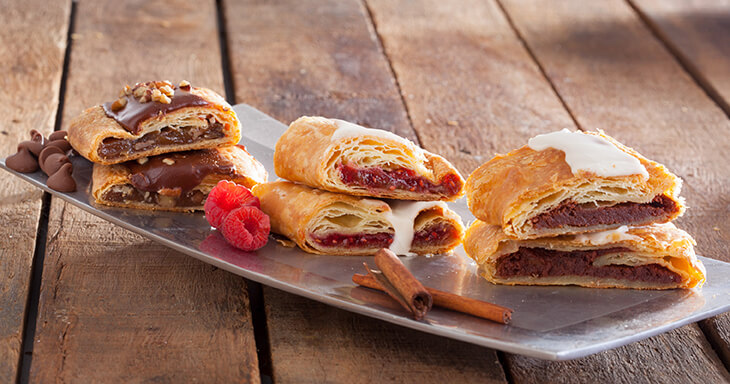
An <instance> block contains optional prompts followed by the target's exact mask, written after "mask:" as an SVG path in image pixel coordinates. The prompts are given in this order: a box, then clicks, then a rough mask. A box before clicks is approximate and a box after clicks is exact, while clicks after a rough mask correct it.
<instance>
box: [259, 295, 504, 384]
mask: <svg viewBox="0 0 730 384" xmlns="http://www.w3.org/2000/svg"><path fill="white" fill-rule="evenodd" d="M264 291H265V292H266V315H267V317H268V320H269V331H270V333H269V337H270V341H271V354H272V356H273V363H274V382H277V383H322V382H327V383H384V382H394V383H470V382H480V383H504V382H505V378H504V375H503V373H502V369H501V368H500V363H499V360H498V359H497V356H496V354H495V353H494V351H492V350H489V349H485V348H481V347H477V346H474V345H471V344H467V343H463V342H460V341H455V340H450V339H445V338H442V337H438V336H433V335H429V334H426V333H421V332H418V331H413V330H410V329H407V328H403V327H399V326H396V325H392V324H389V323H386V322H383V321H379V320H373V319H371V318H368V317H364V316H360V315H356V314H353V313H351V312H347V311H343V310H339V309H334V308H332V307H329V306H327V305H324V304H320V303H317V302H313V301H311V300H307V299H304V298H302V297H299V296H294V295H290V294H288V293H286V292H283V291H279V290H276V289H273V288H268V287H265V288H264ZM378 295H380V294H379V293H378ZM383 297H386V296H383Z"/></svg>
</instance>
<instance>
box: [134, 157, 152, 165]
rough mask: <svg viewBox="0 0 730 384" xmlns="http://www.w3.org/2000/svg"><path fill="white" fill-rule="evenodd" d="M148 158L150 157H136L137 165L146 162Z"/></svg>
mask: <svg viewBox="0 0 730 384" xmlns="http://www.w3.org/2000/svg"><path fill="white" fill-rule="evenodd" d="M149 160H150V159H148V158H146V157H142V158H139V159H137V163H138V164H139V165H144V164H145V163H146V162H148V161H149Z"/></svg>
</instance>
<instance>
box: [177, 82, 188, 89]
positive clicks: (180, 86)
mask: <svg viewBox="0 0 730 384" xmlns="http://www.w3.org/2000/svg"><path fill="white" fill-rule="evenodd" d="M178 87H179V88H180V89H182V90H183V91H189V90H190V82H189V81H187V80H183V81H181V82H180V85H178Z"/></svg>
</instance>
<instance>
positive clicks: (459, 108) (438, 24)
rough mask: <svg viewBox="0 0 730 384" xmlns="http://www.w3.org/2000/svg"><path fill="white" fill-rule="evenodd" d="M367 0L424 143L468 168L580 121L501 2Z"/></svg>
mask: <svg viewBox="0 0 730 384" xmlns="http://www.w3.org/2000/svg"><path fill="white" fill-rule="evenodd" d="M367 4H368V5H369V8H370V10H371V12H372V15H373V21H374V23H375V26H376V29H377V32H378V34H379V35H380V36H381V37H382V40H383V45H384V48H385V52H386V54H387V56H388V58H389V59H390V60H391V62H392V63H393V69H394V70H395V74H396V75H397V78H398V83H399V84H400V86H401V92H402V93H403V94H404V95H405V96H406V97H405V100H406V106H407V107H408V111H409V114H410V116H411V120H412V121H413V126H414V128H415V129H416V132H418V136H419V137H420V138H421V144H422V146H423V147H424V148H426V149H428V150H430V151H433V152H435V153H439V154H441V155H443V156H444V157H446V158H447V159H449V160H450V161H452V162H453V163H454V164H455V165H456V166H457V167H458V168H459V169H460V170H461V171H462V172H463V174H464V175H466V174H468V173H469V172H471V171H472V170H473V169H474V168H476V167H478V166H479V165H481V164H482V163H484V162H486V161H487V160H489V159H491V158H492V156H494V154H495V153H497V152H500V153H506V152H508V151H510V150H512V149H514V148H517V147H521V146H522V145H524V144H525V143H526V142H527V139H528V138H530V137H531V136H534V135H535V134H537V133H541V132H549V131H552V130H558V129H561V128H566V127H574V125H573V122H572V120H571V119H570V116H569V115H568V113H567V112H566V111H565V109H564V108H563V107H562V106H561V104H560V100H559V99H558V98H557V97H555V94H554V93H553V91H552V90H551V89H550V85H549V84H548V83H547V82H546V81H545V79H544V77H543V76H542V74H541V73H540V70H539V68H538V67H537V65H535V63H533V62H532V61H531V59H530V56H529V54H528V52H527V51H526V50H525V49H524V47H523V46H522V44H521V43H520V41H519V40H518V39H517V37H516V36H515V34H514V31H512V29H511V28H510V26H509V24H508V23H507V20H506V19H505V18H504V16H503V15H502V13H501V11H500V9H499V8H498V7H497V5H496V3H494V2H491V1H479V0H469V1H463V2H460V5H459V6H458V7H456V6H453V5H452V4H449V3H448V2H443V1H438V0H420V1H412V2H392V1H381V0H368V2H367Z"/></svg>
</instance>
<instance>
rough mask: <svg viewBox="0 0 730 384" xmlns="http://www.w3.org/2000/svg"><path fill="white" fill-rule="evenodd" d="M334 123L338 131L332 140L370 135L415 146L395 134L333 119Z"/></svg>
mask: <svg viewBox="0 0 730 384" xmlns="http://www.w3.org/2000/svg"><path fill="white" fill-rule="evenodd" d="M332 121H334V122H335V124H336V125H337V130H335V133H333V134H332V140H340V139H344V138H347V137H358V136H364V135H369V136H377V137H382V138H385V139H390V140H393V141H397V142H399V143H403V144H406V145H414V144H413V143H411V142H410V141H408V140H407V139H405V138H403V137H400V136H398V135H396V134H395V133H392V132H388V131H384V130H382V129H373V128H365V127H363V126H361V125H357V124H355V123H351V122H349V121H345V120H339V119H332Z"/></svg>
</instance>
